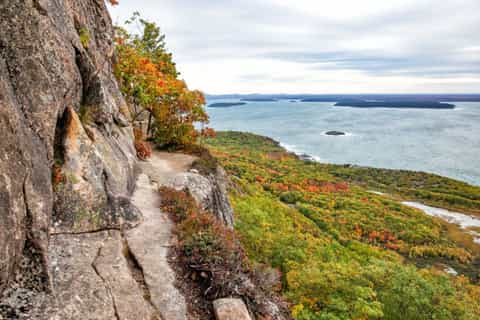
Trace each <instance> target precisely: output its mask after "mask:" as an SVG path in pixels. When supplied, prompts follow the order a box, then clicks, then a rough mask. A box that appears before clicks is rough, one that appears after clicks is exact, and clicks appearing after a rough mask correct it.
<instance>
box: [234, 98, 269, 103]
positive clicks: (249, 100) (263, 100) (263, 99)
mask: <svg viewBox="0 0 480 320" xmlns="http://www.w3.org/2000/svg"><path fill="white" fill-rule="evenodd" d="M240 100H241V101H247V102H277V99H273V98H243V99H240Z"/></svg>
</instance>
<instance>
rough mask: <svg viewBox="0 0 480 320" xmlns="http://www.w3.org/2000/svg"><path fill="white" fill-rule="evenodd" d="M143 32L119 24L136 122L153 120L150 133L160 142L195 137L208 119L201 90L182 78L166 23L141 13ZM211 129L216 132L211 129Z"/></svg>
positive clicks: (120, 55)
mask: <svg viewBox="0 0 480 320" xmlns="http://www.w3.org/2000/svg"><path fill="white" fill-rule="evenodd" d="M126 24H127V25H129V24H137V26H139V27H140V29H141V30H142V32H141V34H139V35H136V34H130V33H129V32H128V31H127V30H126V29H124V28H120V27H117V29H116V30H117V32H116V50H117V63H116V64H115V70H114V71H115V75H116V77H117V80H118V82H119V84H120V88H121V91H122V93H123V94H124V96H125V97H126V100H127V103H128V105H129V108H130V114H131V115H132V122H134V123H136V122H147V129H146V131H147V136H148V138H152V139H153V140H154V141H155V142H156V144H157V145H158V146H160V147H170V146H180V145H185V144H189V143H193V142H195V139H196V137H197V136H198V133H197V131H196V129H195V126H194V124H195V123H207V122H208V115H207V114H206V112H205V110H204V109H203V105H204V104H205V98H204V96H203V94H202V93H201V92H200V91H197V90H189V88H188V87H187V84H186V83H185V81H184V80H182V79H180V78H179V73H178V72H177V69H176V66H175V63H174V62H173V60H172V55H171V54H170V53H168V52H167V51H166V49H165V42H164V36H163V35H162V34H161V33H160V29H159V28H158V27H157V26H156V25H155V24H154V23H151V22H148V21H146V20H144V19H142V18H140V17H139V15H138V14H135V15H134V16H133V17H132V18H131V19H129V20H127V22H126ZM208 133H209V134H210V132H208Z"/></svg>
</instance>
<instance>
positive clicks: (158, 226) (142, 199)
mask: <svg viewBox="0 0 480 320" xmlns="http://www.w3.org/2000/svg"><path fill="white" fill-rule="evenodd" d="M194 160H195V158H194V157H192V156H188V155H182V154H172V153H165V152H155V153H153V155H152V157H151V158H150V159H149V161H147V162H143V163H142V164H141V166H142V171H143V172H142V174H141V175H140V176H139V178H138V181H137V187H136V190H135V193H134V195H133V198H132V200H133V203H134V204H135V206H137V207H138V208H139V209H140V211H141V212H142V214H143V218H144V221H143V222H142V223H141V224H140V225H139V226H137V227H136V228H134V229H131V230H129V231H127V233H126V240H127V243H128V246H129V249H130V252H131V253H132V254H133V256H134V257H135V259H136V261H137V262H138V264H139V266H140V268H141V269H142V271H143V276H144V279H145V284H146V287H147V288H148V294H149V296H150V301H151V303H152V304H153V306H154V307H155V308H156V309H157V311H158V312H159V313H160V314H161V316H162V318H163V319H164V320H184V319H187V307H186V303H185V299H184V297H183V296H182V295H181V294H180V292H179V291H178V290H177V288H176V287H175V285H174V284H175V272H174V271H173V270H172V268H171V267H170V265H169V263H168V261H167V257H168V251H169V248H170V247H171V246H172V240H173V236H172V228H173V223H172V221H171V220H170V218H169V217H168V216H167V215H166V214H165V213H163V212H161V211H160V209H159V208H160V195H159V193H158V187H159V186H160V185H164V184H166V183H167V182H168V181H169V180H170V179H172V178H173V177H174V176H175V175H177V174H180V173H183V172H186V171H187V170H188V169H189V168H190V166H191V164H192V162H193V161H194Z"/></svg>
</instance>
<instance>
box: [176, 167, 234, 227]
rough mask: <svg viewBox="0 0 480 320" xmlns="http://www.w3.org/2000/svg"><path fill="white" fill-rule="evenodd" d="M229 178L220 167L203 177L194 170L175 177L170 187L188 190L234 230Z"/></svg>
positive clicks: (204, 206) (202, 204)
mask: <svg viewBox="0 0 480 320" xmlns="http://www.w3.org/2000/svg"><path fill="white" fill-rule="evenodd" d="M227 185H228V177H227V174H226V173H225V170H224V169H223V168H222V167H220V166H218V167H217V169H216V171H215V173H213V174H209V175H208V176H203V175H201V174H199V173H198V171H197V170H195V169H192V170H190V171H189V172H184V173H180V174H177V175H176V176H174V177H173V178H172V179H171V180H170V181H169V182H168V186H170V187H172V188H174V189H177V190H184V189H186V190H188V191H189V192H190V194H191V195H192V196H193V197H194V198H195V200H196V201H197V202H198V203H199V204H200V205H201V206H202V207H203V209H205V210H207V211H210V212H212V213H213V214H215V215H216V216H217V218H218V219H219V220H220V221H222V222H223V224H225V225H226V226H227V227H229V228H233V223H234V219H233V209H232V207H231V205H230V201H229V199H228V192H227Z"/></svg>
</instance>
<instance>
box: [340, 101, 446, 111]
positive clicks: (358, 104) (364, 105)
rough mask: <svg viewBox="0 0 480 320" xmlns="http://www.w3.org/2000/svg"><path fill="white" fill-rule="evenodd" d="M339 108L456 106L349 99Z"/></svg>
mask: <svg viewBox="0 0 480 320" xmlns="http://www.w3.org/2000/svg"><path fill="white" fill-rule="evenodd" d="M335 106H337V107H354V108H409V109H454V108H455V105H454V104H450V103H443V102H438V101H411V100H393V101H366V100H357V99H349V100H342V101H339V102H337V103H336V104H335Z"/></svg>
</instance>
